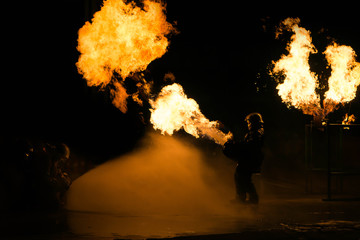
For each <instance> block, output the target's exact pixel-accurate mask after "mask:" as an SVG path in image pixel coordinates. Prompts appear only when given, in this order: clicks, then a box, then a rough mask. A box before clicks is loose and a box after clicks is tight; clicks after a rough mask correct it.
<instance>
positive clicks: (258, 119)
mask: <svg viewBox="0 0 360 240" xmlns="http://www.w3.org/2000/svg"><path fill="white" fill-rule="evenodd" d="M245 121H246V122H247V121H249V122H250V123H251V125H253V126H261V125H262V124H264V121H263V119H262V116H261V114H260V113H257V112H254V113H250V114H249V115H247V116H246V118H245Z"/></svg>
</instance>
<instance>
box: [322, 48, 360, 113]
mask: <svg viewBox="0 0 360 240" xmlns="http://www.w3.org/2000/svg"><path fill="white" fill-rule="evenodd" d="M324 53H325V56H326V59H327V61H328V62H329V63H330V66H331V76H330V78H329V80H328V81H329V90H328V91H327V92H326V93H325V100H324V106H325V109H326V110H327V111H328V112H330V111H332V110H333V109H332V108H335V107H336V106H337V105H338V104H340V103H343V104H344V103H347V102H350V101H351V100H353V99H354V98H355V97H356V90H357V87H358V86H359V85H360V63H358V62H356V61H355V56H356V54H355V51H354V50H353V49H352V48H351V47H349V46H344V45H342V46H339V45H337V44H336V43H334V44H333V45H330V46H328V47H327V48H326V50H325V52H324Z"/></svg>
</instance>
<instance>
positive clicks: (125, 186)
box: [67, 132, 235, 215]
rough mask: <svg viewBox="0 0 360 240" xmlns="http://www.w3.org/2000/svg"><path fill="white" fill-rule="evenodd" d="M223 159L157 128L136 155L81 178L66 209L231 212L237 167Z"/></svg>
mask: <svg viewBox="0 0 360 240" xmlns="http://www.w3.org/2000/svg"><path fill="white" fill-rule="evenodd" d="M185 139H186V138H185ZM222 158H223V159H217V160H215V159H214V161H218V164H217V165H219V166H217V167H214V166H213V165H214V164H208V162H209V159H208V158H207V156H206V154H205V153H204V151H201V150H200V149H198V148H196V147H195V146H194V145H191V144H190V143H188V142H185V141H184V139H181V138H179V137H170V136H162V135H160V134H157V133H154V132H152V133H150V134H147V136H146V137H145V138H144V139H143V140H142V141H141V143H140V146H139V148H138V149H136V150H135V151H134V152H133V153H129V154H127V155H125V156H121V157H119V158H116V159H113V160H111V161H108V162H106V163H105V164H102V165H100V166H98V167H97V168H95V169H93V170H91V171H89V172H88V173H86V174H85V175H83V176H82V177H80V178H78V179H77V180H76V181H75V182H74V183H73V184H72V186H71V188H70V190H69V192H68V202H67V208H68V209H70V210H77V211H91V212H107V213H117V214H124V215H138V214H141V215H144V214H145V215H146V214H192V215H193V214H201V215H202V214H231V213H233V212H234V209H233V208H234V206H232V205H231V204H230V200H231V199H233V198H234V196H235V193H234V186H233V181H232V175H233V171H234V165H233V163H232V162H231V161H230V160H228V159H226V158H225V157H222ZM211 161H212V160H211ZM211 166H213V167H211ZM215 169H216V170H215Z"/></svg>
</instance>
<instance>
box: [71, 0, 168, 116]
mask: <svg viewBox="0 0 360 240" xmlns="http://www.w3.org/2000/svg"><path fill="white" fill-rule="evenodd" d="M164 11H165V5H164V4H162V3H161V2H159V1H151V0H144V1H143V8H140V7H138V6H136V4H135V3H134V2H129V3H125V1H123V0H105V1H104V3H103V6H102V8H101V10H100V11H98V12H96V13H95V14H94V17H93V19H92V20H91V23H90V22H86V23H85V25H84V26H83V27H82V28H81V29H80V30H79V37H78V47H77V49H78V51H79V52H80V57H79V60H78V62H77V63H76V66H77V68H78V71H79V73H80V74H82V75H83V77H84V78H85V79H86V81H87V84H88V86H100V87H101V88H104V87H105V86H107V85H109V84H110V85H112V91H111V92H112V97H113V103H114V105H115V106H116V107H117V108H119V109H120V110H121V111H122V112H123V113H125V112H126V111H127V101H126V100H127V98H128V96H130V95H129V93H127V91H126V89H125V88H124V85H123V83H124V80H125V79H126V78H127V77H129V76H130V77H131V76H132V74H133V73H136V72H141V71H143V70H145V69H146V68H147V66H148V65H149V64H150V63H151V62H152V61H154V60H155V59H157V58H160V57H161V56H163V55H164V54H165V53H166V51H167V47H168V45H169V41H168V39H167V37H166V36H167V35H169V34H170V33H172V32H174V31H175V28H174V27H173V26H172V25H171V24H170V23H168V22H167V21H166V15H165V13H164ZM114 73H117V75H116V76H119V77H116V76H115V75H114ZM133 79H134V81H136V82H137V83H136V86H137V87H138V91H141V92H144V93H146V95H147V96H148V95H149V94H150V85H149V83H147V82H146V80H145V79H144V78H137V79H135V78H133ZM138 95H139V94H138V92H136V93H134V94H131V97H133V99H134V100H135V101H136V102H138V103H141V101H138V100H139V99H138Z"/></svg>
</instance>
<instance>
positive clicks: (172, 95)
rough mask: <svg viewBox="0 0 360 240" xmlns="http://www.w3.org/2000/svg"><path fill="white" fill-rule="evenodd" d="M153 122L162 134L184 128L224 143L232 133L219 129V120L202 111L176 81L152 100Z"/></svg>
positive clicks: (194, 134)
mask: <svg viewBox="0 0 360 240" xmlns="http://www.w3.org/2000/svg"><path fill="white" fill-rule="evenodd" d="M150 104H151V107H152V109H150V111H151V119H150V121H151V123H152V124H153V126H154V128H155V129H160V130H161V133H162V134H165V133H167V134H169V135H172V134H173V133H174V131H178V130H180V129H184V130H185V131H186V132H187V133H189V134H191V135H193V136H195V137H196V138H198V137H199V136H207V137H209V138H210V139H212V140H214V141H215V142H216V143H218V144H221V145H224V144H225V142H226V141H227V140H228V139H230V138H232V134H231V133H230V132H229V133H228V134H224V133H223V132H222V131H220V130H219V129H218V126H219V123H218V122H217V121H209V119H207V118H206V117H205V116H204V115H203V114H202V113H201V111H200V109H199V105H198V104H197V102H196V101H195V100H194V99H191V98H188V97H187V96H186V95H185V93H184V90H183V88H182V87H181V86H180V85H179V84H177V83H174V84H172V85H168V86H165V87H164V88H163V89H162V90H161V92H160V93H159V95H158V97H157V99H156V100H155V101H150Z"/></svg>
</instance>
